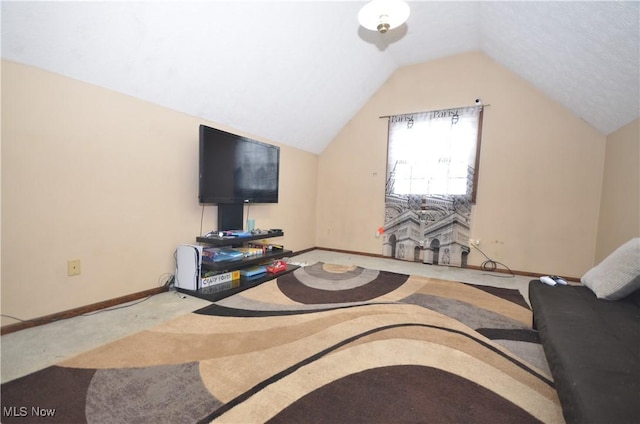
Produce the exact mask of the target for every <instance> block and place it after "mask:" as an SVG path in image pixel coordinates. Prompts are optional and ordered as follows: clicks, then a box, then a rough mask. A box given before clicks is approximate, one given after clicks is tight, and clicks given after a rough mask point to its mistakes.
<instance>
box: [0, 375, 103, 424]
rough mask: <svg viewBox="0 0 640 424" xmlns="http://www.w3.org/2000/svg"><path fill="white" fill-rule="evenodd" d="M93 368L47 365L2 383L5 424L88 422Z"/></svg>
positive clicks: (76, 423) (3, 419) (79, 423)
mask: <svg viewBox="0 0 640 424" xmlns="http://www.w3.org/2000/svg"><path fill="white" fill-rule="evenodd" d="M95 372H96V371H95V370H91V369H84V370H82V369H74V368H62V367H57V366H53V367H48V368H45V369H44V370H42V371H38V372H37V373H34V374H30V375H28V376H26V377H23V378H20V379H18V380H14V381H10V382H8V383H5V384H3V385H2V423H14V422H15V423H23V424H24V423H33V422H38V423H60V424H68V423H74V424H81V423H86V422H87V420H86V418H85V398H86V397H87V389H88V388H89V384H90V383H91V379H92V378H93V376H94V374H95Z"/></svg>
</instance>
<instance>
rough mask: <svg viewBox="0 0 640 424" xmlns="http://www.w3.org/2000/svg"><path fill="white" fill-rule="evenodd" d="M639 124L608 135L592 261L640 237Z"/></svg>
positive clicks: (598, 260) (599, 259) (630, 124)
mask: <svg viewBox="0 0 640 424" xmlns="http://www.w3.org/2000/svg"><path fill="white" fill-rule="evenodd" d="M639 122H640V121H638V120H637V119H636V120H635V121H633V122H631V123H629V124H628V125H625V126H624V127H622V128H620V129H619V130H618V131H616V132H614V133H612V134H609V136H608V137H607V147H606V155H605V165H604V182H603V186H602V201H601V207H600V220H599V225H598V242H597V244H596V256H595V261H596V262H600V261H601V260H602V259H604V258H605V257H606V256H607V255H609V254H610V253H611V252H613V251H614V250H615V249H616V248H618V247H619V246H620V245H622V244H623V243H625V242H626V241H627V240H629V239H631V238H633V237H640V124H639Z"/></svg>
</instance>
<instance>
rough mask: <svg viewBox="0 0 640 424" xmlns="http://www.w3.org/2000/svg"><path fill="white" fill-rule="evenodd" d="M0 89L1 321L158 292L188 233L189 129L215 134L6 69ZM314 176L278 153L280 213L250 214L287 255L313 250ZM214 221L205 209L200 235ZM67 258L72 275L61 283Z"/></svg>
mask: <svg viewBox="0 0 640 424" xmlns="http://www.w3.org/2000/svg"><path fill="white" fill-rule="evenodd" d="M2 90H3V91H2V313H3V314H8V315H13V316H16V317H20V318H23V319H29V318H34V317H39V316H43V315H47V314H51V313H55V312H60V311H64V310H68V309H71V308H74V307H79V306H84V305H88V304H91V303H95V302H100V301H104V300H108V299H112V298H116V297H119V296H123V295H127V294H131V293H136V292H140V291H143V290H147V289H151V288H154V287H157V286H159V285H160V284H161V282H162V280H163V278H166V274H167V273H171V272H173V270H174V266H175V265H174V259H173V252H174V250H175V247H176V245H178V244H182V243H193V242H195V237H196V236H197V235H199V234H200V219H201V213H202V208H201V206H200V205H199V203H198V199H197V187H198V175H197V174H198V125H199V124H200V123H204V124H207V125H211V126H216V125H215V123H211V122H203V121H202V120H200V119H197V118H195V117H191V116H188V115H185V114H182V113H178V112H175V111H172V110H168V109H165V108H162V107H159V106H155V105H152V104H149V103H146V102H143V101H141V100H137V99H134V98H131V97H128V96H125V95H122V94H119V93H116V92H113V91H109V90H105V89H102V88H99V87H96V86H92V85H89V84H85V83H83V82H80V81H76V80H71V79H68V78H64V77H61V76H58V75H55V74H51V73H48V72H44V71H42V70H38V69H36V68H33V67H28V66H23V65H19V64H15V63H11V62H6V61H3V62H2ZM218 127H220V126H218ZM220 128H222V129H225V130H231V131H233V130H232V129H230V128H224V127H220ZM243 135H247V136H250V137H253V138H256V139H258V140H261V141H265V142H268V143H272V144H278V143H277V141H273V140H265V139H260V138H258V137H257V136H254V135H250V134H243ZM317 166H318V156H317V155H314V154H311V153H306V152H303V151H301V150H297V149H294V148H290V147H287V146H281V171H280V172H281V173H280V203H278V204H277V205H254V206H251V208H250V217H251V218H254V219H255V220H256V226H257V227H258V228H265V229H267V228H283V229H284V231H285V234H286V235H285V237H284V238H282V239H278V240H280V241H281V242H282V243H284V244H285V246H286V247H287V248H290V249H293V250H301V249H306V248H310V247H313V246H315V233H316V230H315V222H316V215H315V214H316V192H315V187H316V185H317ZM216 220H217V211H216V207H215V206H207V207H206V208H205V210H204V224H203V232H206V231H209V230H212V229H214V228H215V226H216V225H215V224H216ZM69 259H80V260H81V269H82V273H81V275H80V276H75V277H68V276H67V260H69ZM13 322H15V321H13V320H9V319H5V318H4V317H3V319H2V324H3V325H6V324H10V323H13Z"/></svg>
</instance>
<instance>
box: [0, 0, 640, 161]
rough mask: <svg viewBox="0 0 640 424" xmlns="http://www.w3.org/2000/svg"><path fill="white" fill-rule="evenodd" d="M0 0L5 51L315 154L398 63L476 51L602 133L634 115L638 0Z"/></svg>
mask: <svg viewBox="0 0 640 424" xmlns="http://www.w3.org/2000/svg"><path fill="white" fill-rule="evenodd" d="M365 3H366V2H363V1H284V2H276V1H207V2H205V1H164V2H155V1H143V2H129V1H126V2H125V1H115V2H114V1H107V2H93V1H83V2H62V1H50V2H45V1H36V2H34V1H17V2H11V1H2V6H1V7H2V10H1V12H2V57H3V58H5V59H8V60H11V61H15V62H19V63H24V64H27V65H32V66H36V67H38V68H42V69H45V70H48V71H51V72H54V73H58V74H61V75H65V76H68V77H71V78H74V79H78V80H81V81H86V82H88V83H91V84H95V85H98V86H102V87H105V88H108V89H112V90H115V91H118V92H121V93H125V94H127V95H131V96H134V97H137V98H140V99H144V100H146V101H149V102H152V103H156V104H159V105H162V106H165V107H168V108H171V109H174V110H178V111H182V112H185V113H187V114H190V115H194V116H197V117H201V118H203V119H206V120H209V121H213V122H217V123H220V124H224V125H228V126H230V127H232V128H236V129H238V130H241V131H244V132H247V133H250V134H255V135H258V136H261V137H265V138H268V139H271V140H274V141H277V142H280V143H283V144H287V145H291V146H295V147H298V148H300V149H303V150H307V151H310V152H314V153H320V152H321V151H322V150H323V149H324V148H325V146H326V145H327V144H329V143H330V142H331V140H332V139H333V138H334V137H335V136H336V135H337V134H338V133H339V131H340V130H341V129H342V128H343V126H344V125H345V124H346V123H347V122H348V121H349V120H350V119H351V118H352V117H353V116H354V115H355V114H356V112H357V111H358V110H359V109H360V108H361V107H362V106H363V105H364V104H365V103H366V102H367V100H368V99H369V98H370V97H371V96H372V95H373V94H374V93H375V92H376V91H377V90H378V88H380V86H381V85H382V84H383V83H384V82H385V81H386V80H387V78H389V77H390V76H391V74H392V73H393V72H394V71H395V70H396V69H398V68H399V67H402V66H406V65H411V64H416V63H422V62H426V61H429V60H432V59H436V58H440V57H445V56H450V55H454V54H459V53H463V52H470V51H482V52H484V53H485V54H486V55H487V56H489V57H491V58H493V59H494V60H496V61H497V62H498V63H500V64H502V65H503V66H504V67H506V68H507V69H510V70H511V71H512V72H514V73H516V74H517V75H519V76H521V77H523V78H524V79H526V80H528V81H529V82H530V83H531V84H532V85H533V86H535V87H537V88H538V89H539V90H541V91H542V92H544V93H545V94H546V95H547V96H549V97H550V98H552V99H554V100H556V101H557V102H559V103H561V104H562V105H564V106H565V107H566V108H568V109H570V110H571V111H572V112H573V113H574V114H575V115H576V116H579V117H581V118H582V119H584V120H585V121H586V122H588V123H589V124H591V125H592V126H593V127H595V128H596V129H597V130H598V131H600V132H601V133H602V134H605V135H606V134H609V133H611V132H612V131H615V130H616V129H618V128H620V127H622V126H624V125H625V124H627V123H629V122H631V121H633V120H634V119H637V118H638V116H639V115H640V71H639V69H640V56H639V52H640V43H639V38H640V25H639V22H640V3H639V2H637V1H627V2H591V1H588V2H576V1H574V2H547V1H539V2H482V1H471V2H452V1H441V2H435V1H434V2H431V1H424V2H423V1H409V2H408V3H409V5H410V7H411V16H410V17H409V20H408V22H407V23H406V24H405V25H403V26H402V27H400V28H398V29H395V30H392V31H390V32H388V33H387V34H384V35H382V34H378V33H376V32H371V31H368V30H366V29H364V28H361V27H360V26H359V24H358V21H357V14H358V10H359V9H360V8H361V7H362V6H363V5H364V4H365Z"/></svg>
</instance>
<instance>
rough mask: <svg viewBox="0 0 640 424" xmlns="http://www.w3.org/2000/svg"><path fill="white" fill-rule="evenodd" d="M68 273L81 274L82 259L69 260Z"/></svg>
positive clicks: (70, 274)
mask: <svg viewBox="0 0 640 424" xmlns="http://www.w3.org/2000/svg"><path fill="white" fill-rule="evenodd" d="M67 275H69V276H70V277H71V276H74V275H80V259H72V260H69V261H67Z"/></svg>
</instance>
